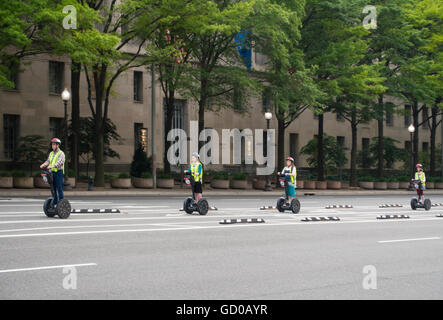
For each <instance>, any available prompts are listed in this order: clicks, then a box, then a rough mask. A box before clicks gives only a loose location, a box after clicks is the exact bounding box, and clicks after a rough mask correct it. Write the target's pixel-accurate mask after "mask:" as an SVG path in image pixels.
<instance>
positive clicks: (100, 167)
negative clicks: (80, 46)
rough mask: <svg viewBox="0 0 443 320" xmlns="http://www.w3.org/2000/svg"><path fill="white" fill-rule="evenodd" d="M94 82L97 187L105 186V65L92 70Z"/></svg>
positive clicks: (95, 181)
mask: <svg viewBox="0 0 443 320" xmlns="http://www.w3.org/2000/svg"><path fill="white" fill-rule="evenodd" d="M94 82H95V90H96V98H95V119H94V122H95V130H96V131H95V132H96V136H95V137H94V141H95V143H94V145H95V148H94V149H95V150H94V151H95V154H94V156H95V178H94V183H95V186H97V187H104V186H105V169H104V165H105V164H104V160H105V159H104V127H105V120H106V119H104V116H103V100H104V99H103V98H104V97H103V94H104V87H105V82H106V66H104V65H102V66H101V68H96V69H95V70H94Z"/></svg>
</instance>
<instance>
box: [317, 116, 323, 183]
mask: <svg viewBox="0 0 443 320" xmlns="http://www.w3.org/2000/svg"><path fill="white" fill-rule="evenodd" d="M323 124H324V115H323V113H322V114H319V115H318V136H317V180H318V181H325V165H324V154H323V144H324V143H323Z"/></svg>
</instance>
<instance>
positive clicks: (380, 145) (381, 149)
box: [377, 95, 385, 178]
mask: <svg viewBox="0 0 443 320" xmlns="http://www.w3.org/2000/svg"><path fill="white" fill-rule="evenodd" d="M378 107H379V112H380V114H379V118H378V120H377V123H378V141H377V176H378V177H379V178H381V177H383V169H384V168H383V167H384V157H383V154H384V149H385V147H384V139H383V138H384V121H383V120H384V113H385V112H384V111H385V110H384V106H383V95H380V97H379V99H378Z"/></svg>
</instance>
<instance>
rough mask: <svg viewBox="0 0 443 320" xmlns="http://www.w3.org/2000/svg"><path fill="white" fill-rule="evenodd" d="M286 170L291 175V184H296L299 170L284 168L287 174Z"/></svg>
mask: <svg viewBox="0 0 443 320" xmlns="http://www.w3.org/2000/svg"><path fill="white" fill-rule="evenodd" d="M286 170H288V171H289V173H290V174H291V183H294V182H295V179H296V178H297V169H296V168H295V166H294V167H292V171H291V169H290V168H289V167H284V168H283V172H285V171H286Z"/></svg>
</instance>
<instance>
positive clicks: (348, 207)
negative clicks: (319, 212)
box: [325, 204, 353, 209]
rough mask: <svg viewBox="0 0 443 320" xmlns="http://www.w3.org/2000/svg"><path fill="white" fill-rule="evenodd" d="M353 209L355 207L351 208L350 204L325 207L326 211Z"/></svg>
mask: <svg viewBox="0 0 443 320" xmlns="http://www.w3.org/2000/svg"><path fill="white" fill-rule="evenodd" d="M351 208H353V206H351V205H350V204H345V205H341V204H334V205H331V206H326V207H325V209H351Z"/></svg>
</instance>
